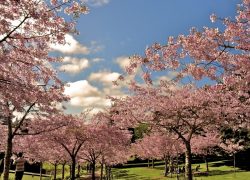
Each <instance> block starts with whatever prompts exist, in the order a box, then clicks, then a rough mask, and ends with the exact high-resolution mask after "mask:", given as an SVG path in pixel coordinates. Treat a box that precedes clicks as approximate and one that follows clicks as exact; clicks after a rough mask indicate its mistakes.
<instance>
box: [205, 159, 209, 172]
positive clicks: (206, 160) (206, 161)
mask: <svg viewBox="0 0 250 180" xmlns="http://www.w3.org/2000/svg"><path fill="white" fill-rule="evenodd" d="M204 160H205V163H206V169H207V172H208V171H209V168H208V159H207V156H205V157H204Z"/></svg>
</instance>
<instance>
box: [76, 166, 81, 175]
mask: <svg viewBox="0 0 250 180" xmlns="http://www.w3.org/2000/svg"><path fill="white" fill-rule="evenodd" d="M80 172H81V166H80V164H78V166H77V177H80Z"/></svg>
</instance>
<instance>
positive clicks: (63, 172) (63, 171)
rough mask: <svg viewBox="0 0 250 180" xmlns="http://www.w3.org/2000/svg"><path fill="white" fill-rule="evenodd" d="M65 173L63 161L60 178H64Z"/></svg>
mask: <svg viewBox="0 0 250 180" xmlns="http://www.w3.org/2000/svg"><path fill="white" fill-rule="evenodd" d="M64 175H65V163H63V164H62V179H64Z"/></svg>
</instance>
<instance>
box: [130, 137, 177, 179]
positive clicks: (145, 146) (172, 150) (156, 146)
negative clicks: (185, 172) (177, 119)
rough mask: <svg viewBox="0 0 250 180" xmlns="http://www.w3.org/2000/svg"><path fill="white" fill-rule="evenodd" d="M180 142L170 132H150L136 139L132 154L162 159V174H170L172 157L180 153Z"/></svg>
mask: <svg viewBox="0 0 250 180" xmlns="http://www.w3.org/2000/svg"><path fill="white" fill-rule="evenodd" d="M180 144H181V142H178V140H177V138H176V137H174V136H172V135H171V134H169V135H166V134H164V133H152V134H149V135H146V136H145V137H143V139H140V140H138V141H137V142H136V143H134V144H133V146H132V151H133V153H134V154H136V155H137V156H139V157H140V158H143V159H161V160H162V159H163V160H164V161H165V172H164V176H167V175H168V173H169V172H170V174H171V176H172V170H171V169H172V166H173V158H175V157H177V159H178V155H179V154H181V153H182V151H181V146H180Z"/></svg>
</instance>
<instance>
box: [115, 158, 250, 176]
mask: <svg viewBox="0 0 250 180" xmlns="http://www.w3.org/2000/svg"><path fill="white" fill-rule="evenodd" d="M200 165H201V169H200V171H201V172H202V171H205V164H200ZM196 166H197V165H195V164H194V165H193V167H196ZM209 170H210V172H209V175H208V176H196V175H195V176H194V180H249V179H250V172H249V171H241V170H240V169H236V173H234V169H233V167H231V166H225V165H223V162H222V161H220V162H213V163H209ZM163 173H164V166H156V167H155V168H154V169H153V168H147V167H135V168H120V169H114V170H113V176H114V179H115V180H163V179H177V177H176V176H177V175H176V174H174V175H173V177H172V178H171V177H164V175H163ZM183 179H184V178H183V177H182V176H179V180H183Z"/></svg>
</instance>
